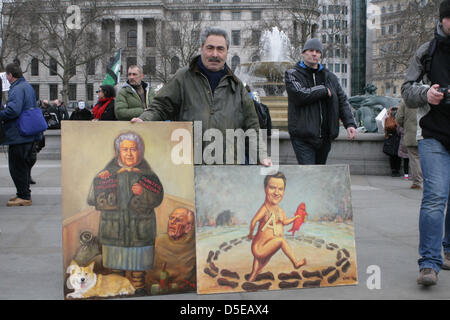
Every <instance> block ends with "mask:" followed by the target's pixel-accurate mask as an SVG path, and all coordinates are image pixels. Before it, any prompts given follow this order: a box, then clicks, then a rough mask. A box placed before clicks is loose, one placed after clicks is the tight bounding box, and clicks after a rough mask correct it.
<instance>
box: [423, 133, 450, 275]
mask: <svg viewBox="0 0 450 320" xmlns="http://www.w3.org/2000/svg"><path fill="white" fill-rule="evenodd" d="M419 156H420V164H421V167H422V174H423V199H422V205H421V207H420V218H419V232H420V243H419V254H420V256H421V258H420V259H419V261H418V262H419V269H420V270H421V269H423V268H433V269H434V270H435V271H436V272H439V271H440V269H441V266H442V263H443V259H442V254H441V250H442V246H443V247H444V252H450V213H449V212H450V209H449V207H448V206H447V213H446V215H445V217H444V214H445V207H446V205H447V203H448V200H449V198H450V153H449V151H447V150H446V149H445V148H444V146H443V145H442V144H441V143H440V142H439V141H437V140H435V139H423V140H420V141H419ZM444 227H445V233H444Z"/></svg>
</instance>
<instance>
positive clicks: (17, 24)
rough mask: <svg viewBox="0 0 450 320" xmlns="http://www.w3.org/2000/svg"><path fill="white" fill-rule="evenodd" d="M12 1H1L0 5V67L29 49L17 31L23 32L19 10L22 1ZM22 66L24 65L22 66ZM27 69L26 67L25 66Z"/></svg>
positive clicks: (2, 68) (3, 66) (3, 67)
mask: <svg viewBox="0 0 450 320" xmlns="http://www.w3.org/2000/svg"><path fill="white" fill-rule="evenodd" d="M13 2H14V1H12V0H10V1H3V2H2V3H1V7H0V17H1V19H2V21H1V49H0V69H1V70H4V69H5V66H6V65H7V64H8V63H10V62H12V61H13V59H20V58H21V57H22V56H23V55H24V54H25V53H26V52H28V51H29V50H30V45H29V43H27V42H26V41H24V40H23V39H22V38H21V37H19V36H17V33H20V32H25V31H26V29H25V28H24V25H23V22H22V19H21V18H22V17H21V12H22V10H23V8H24V4H23V3H13ZM22 67H24V66H22ZM25 69H27V67H25Z"/></svg>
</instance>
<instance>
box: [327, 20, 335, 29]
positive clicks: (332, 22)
mask: <svg viewBox="0 0 450 320" xmlns="http://www.w3.org/2000/svg"><path fill="white" fill-rule="evenodd" d="M333 25H334V21H333V20H328V28H330V29H333Z"/></svg>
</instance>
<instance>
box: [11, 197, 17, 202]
mask: <svg viewBox="0 0 450 320" xmlns="http://www.w3.org/2000/svg"><path fill="white" fill-rule="evenodd" d="M16 199H17V196H12V197H11V198H9V201H14V200H16Z"/></svg>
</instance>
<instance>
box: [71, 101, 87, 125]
mask: <svg viewBox="0 0 450 320" xmlns="http://www.w3.org/2000/svg"><path fill="white" fill-rule="evenodd" d="M69 120H85V121H90V120H92V113H91V112H90V111H89V110H88V109H87V108H86V103H85V102H84V101H79V102H78V106H77V107H76V108H75V110H74V111H73V112H72V114H71V115H70V119H69Z"/></svg>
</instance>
